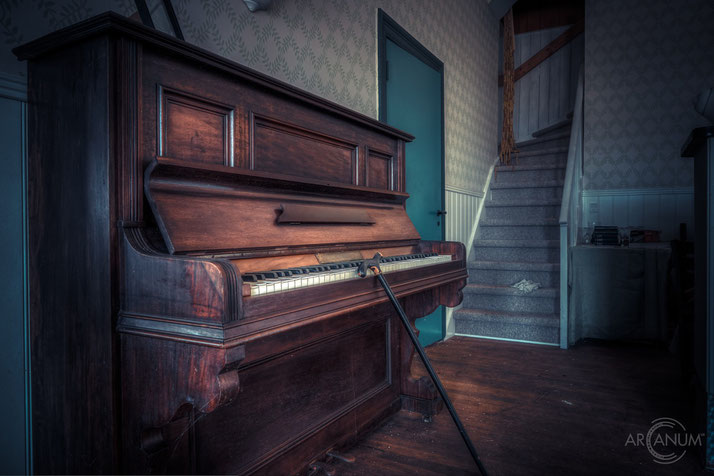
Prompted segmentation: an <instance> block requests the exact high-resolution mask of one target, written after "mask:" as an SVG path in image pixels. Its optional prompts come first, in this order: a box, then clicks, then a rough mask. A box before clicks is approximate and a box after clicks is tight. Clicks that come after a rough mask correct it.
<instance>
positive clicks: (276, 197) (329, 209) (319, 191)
mask: <svg viewBox="0 0 714 476" xmlns="http://www.w3.org/2000/svg"><path fill="white" fill-rule="evenodd" d="M144 188H145V193H146V197H147V199H148V202H149V205H150V207H151V209H152V211H153V214H154V217H155V219H156V222H157V224H158V226H159V229H160V231H161V234H162V236H163V238H164V241H165V243H166V246H167V248H168V250H169V252H170V253H172V254H175V253H176V254H221V253H235V254H246V255H247V254H249V255H253V256H256V255H261V254H265V255H267V254H271V253H273V252H274V251H275V250H276V249H279V250H283V251H285V250H309V249H325V248H339V247H365V246H369V245H371V244H375V243H379V244H380V245H383V244H385V243H395V244H396V243H405V242H415V241H417V240H419V239H420V236H419V233H418V232H417V231H416V228H414V225H413V224H412V222H411V220H410V219H409V217H408V216H407V213H406V209H405V207H404V203H405V201H406V199H407V198H408V196H409V195H408V194H406V193H403V192H396V191H389V190H381V189H372V188H367V187H358V186H354V185H345V184H333V183H330V182H325V181H320V180H306V179H303V178H298V177H294V176H284V175H278V174H271V173H265V172H255V171H250V170H245V169H238V168H234V167H227V166H222V165H206V164H199V163H193V162H187V161H182V160H175V159H169V158H165V157H157V158H156V159H155V160H154V161H153V162H152V164H151V165H150V166H149V167H148V168H147V170H146V173H145V180H144Z"/></svg>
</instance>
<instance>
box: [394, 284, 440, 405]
mask: <svg viewBox="0 0 714 476" xmlns="http://www.w3.org/2000/svg"><path fill="white" fill-rule="evenodd" d="M438 296H439V291H438V289H435V290H431V291H429V292H426V293H422V294H420V295H417V296H407V297H406V298H404V299H402V300H401V304H402V307H403V308H404V311H405V312H406V313H407V316H409V324H410V325H411V326H412V330H413V331H414V333H415V334H416V335H417V336H418V335H419V330H418V329H417V328H416V326H415V324H414V322H415V320H416V318H417V317H422V316H426V315H428V314H431V313H432V312H434V310H436V308H437V307H439V305H440V304H441V303H440V302H439V299H438ZM395 318H396V317H395ZM399 340H400V348H401V359H402V381H401V400H402V408H403V409H405V410H409V411H410V412H417V413H421V414H422V415H424V416H426V417H431V416H433V415H436V414H437V413H439V412H440V411H441V410H442V409H443V408H444V402H443V400H442V399H441V396H439V392H438V391H437V390H436V387H435V386H434V384H433V382H432V381H431V379H430V378H429V376H428V375H424V376H422V377H416V376H414V375H413V374H412V362H413V359H414V354H415V350H414V345H413V344H412V342H411V340H410V339H409V335H408V334H407V333H406V331H405V330H403V329H402V330H401V332H400V337H399Z"/></svg>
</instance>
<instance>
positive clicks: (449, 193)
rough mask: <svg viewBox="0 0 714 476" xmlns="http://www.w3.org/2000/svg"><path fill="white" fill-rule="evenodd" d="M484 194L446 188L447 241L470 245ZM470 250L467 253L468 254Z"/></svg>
mask: <svg viewBox="0 0 714 476" xmlns="http://www.w3.org/2000/svg"><path fill="white" fill-rule="evenodd" d="M482 198H483V194H482V193H477V192H470V191H467V190H460V189H457V188H453V187H448V186H447V187H446V200H445V201H446V240H447V241H460V242H461V243H463V244H464V245H467V246H468V245H469V239H470V238H471V232H472V231H473V228H474V225H475V224H476V217H477V215H478V209H479V204H480V202H481V199H482ZM468 251H469V250H468V248H467V249H466V252H467V254H468Z"/></svg>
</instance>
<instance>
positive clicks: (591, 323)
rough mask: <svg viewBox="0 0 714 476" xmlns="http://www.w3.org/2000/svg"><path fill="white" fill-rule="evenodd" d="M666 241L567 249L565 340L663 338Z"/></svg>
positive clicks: (667, 250) (665, 335) (667, 249)
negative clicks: (567, 292)
mask: <svg viewBox="0 0 714 476" xmlns="http://www.w3.org/2000/svg"><path fill="white" fill-rule="evenodd" d="M671 254H672V251H671V248H670V245H669V243H643V244H632V245H630V246H629V247H616V246H592V245H582V246H575V247H572V248H571V249H570V258H571V261H570V263H571V265H570V273H569V274H570V276H569V280H568V281H569V282H568V284H569V289H570V300H569V310H568V311H569V312H568V320H569V322H568V343H569V344H573V343H575V342H577V341H578V340H580V339H582V338H585V337H592V338H598V339H646V340H657V341H663V342H664V341H666V338H667V317H668V316H667V282H668V275H669V266H670V257H671Z"/></svg>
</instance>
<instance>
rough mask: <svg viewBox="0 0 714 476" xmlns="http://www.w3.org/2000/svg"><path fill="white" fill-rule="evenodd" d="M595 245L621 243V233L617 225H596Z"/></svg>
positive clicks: (593, 241)
mask: <svg viewBox="0 0 714 476" xmlns="http://www.w3.org/2000/svg"><path fill="white" fill-rule="evenodd" d="M592 243H593V245H599V246H601V245H605V246H617V245H619V244H620V234H619V232H618V230H617V227H616V226H596V227H595V229H594V230H593V238H592Z"/></svg>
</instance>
